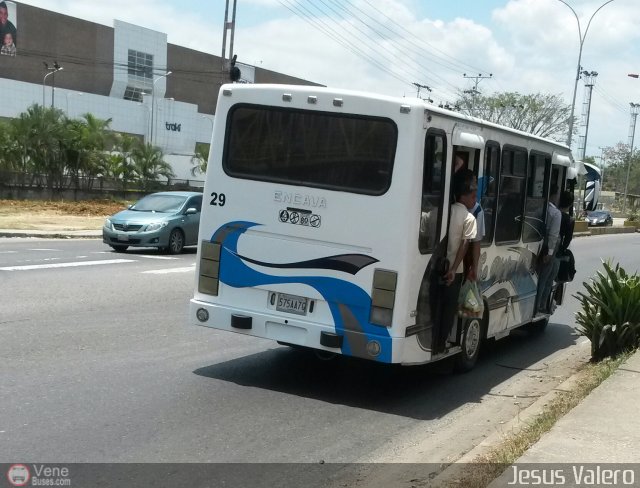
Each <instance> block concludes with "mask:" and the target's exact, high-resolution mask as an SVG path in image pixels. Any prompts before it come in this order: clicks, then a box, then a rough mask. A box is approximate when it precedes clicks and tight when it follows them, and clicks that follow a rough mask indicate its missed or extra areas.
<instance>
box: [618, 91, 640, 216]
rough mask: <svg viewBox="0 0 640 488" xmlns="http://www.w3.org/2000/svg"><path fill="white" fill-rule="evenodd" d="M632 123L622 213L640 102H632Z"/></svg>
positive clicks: (625, 206)
mask: <svg viewBox="0 0 640 488" xmlns="http://www.w3.org/2000/svg"><path fill="white" fill-rule="evenodd" d="M629 106H630V107H631V123H630V124H629V148H630V149H629V162H628V163H627V180H626V181H625V182H624V200H623V201H622V213H623V214H624V213H625V212H626V211H627V191H628V190H629V173H630V170H631V160H632V159H633V139H634V137H635V135H636V117H638V113H640V103H630V104H629Z"/></svg>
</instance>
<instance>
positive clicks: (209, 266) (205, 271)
mask: <svg viewBox="0 0 640 488" xmlns="http://www.w3.org/2000/svg"><path fill="white" fill-rule="evenodd" d="M219 273H220V243H219V242H209V241H202V246H201V248H200V275H199V276H198V291H199V292H200V293H206V294H207V295H213V296H218V285H219V283H220V279H219V276H220V275H219Z"/></svg>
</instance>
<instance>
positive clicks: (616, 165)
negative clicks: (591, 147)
mask: <svg viewBox="0 0 640 488" xmlns="http://www.w3.org/2000/svg"><path fill="white" fill-rule="evenodd" d="M603 156H604V160H605V161H606V162H607V165H606V167H605V169H604V185H605V189H607V190H610V191H617V192H624V189H625V185H626V181H627V170H629V185H628V192H629V193H630V194H632V195H640V155H639V154H638V151H634V152H633V156H632V155H631V151H630V147H629V145H628V144H624V143H622V142H619V143H618V144H616V145H615V146H612V147H606V148H604V150H603ZM629 164H630V165H631V166H630V167H629V166H628V165H629Z"/></svg>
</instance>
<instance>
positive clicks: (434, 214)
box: [418, 129, 447, 254]
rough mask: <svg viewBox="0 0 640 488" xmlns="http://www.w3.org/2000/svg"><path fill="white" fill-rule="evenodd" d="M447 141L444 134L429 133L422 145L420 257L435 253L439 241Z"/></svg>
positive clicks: (433, 131)
mask: <svg viewBox="0 0 640 488" xmlns="http://www.w3.org/2000/svg"><path fill="white" fill-rule="evenodd" d="M446 147H447V145H446V139H445V134H444V132H443V131H436V130H433V129H430V130H429V131H428V132H427V137H426V140H425V144H424V169H423V173H422V193H421V204H420V231H419V233H418V249H419V250H420V253H421V254H428V253H431V252H433V251H434V249H435V247H436V244H437V243H438V241H439V239H440V235H439V234H440V233H439V231H440V227H441V223H442V205H443V201H442V198H443V194H444V192H443V187H444V180H445V173H446V168H445V162H446V160H447V154H446Z"/></svg>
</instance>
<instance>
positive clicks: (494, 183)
mask: <svg viewBox="0 0 640 488" xmlns="http://www.w3.org/2000/svg"><path fill="white" fill-rule="evenodd" d="M499 163H500V145H499V144H498V143H497V142H493V141H489V142H487V145H486V148H485V150H484V167H483V171H482V176H481V177H480V178H479V179H478V193H479V195H481V199H480V206H481V207H482V210H483V212H484V230H485V232H484V239H482V245H483V246H484V245H489V244H491V242H492V241H493V229H494V227H495V224H496V203H497V198H496V197H497V196H498V167H499Z"/></svg>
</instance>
